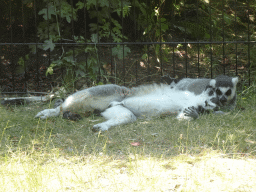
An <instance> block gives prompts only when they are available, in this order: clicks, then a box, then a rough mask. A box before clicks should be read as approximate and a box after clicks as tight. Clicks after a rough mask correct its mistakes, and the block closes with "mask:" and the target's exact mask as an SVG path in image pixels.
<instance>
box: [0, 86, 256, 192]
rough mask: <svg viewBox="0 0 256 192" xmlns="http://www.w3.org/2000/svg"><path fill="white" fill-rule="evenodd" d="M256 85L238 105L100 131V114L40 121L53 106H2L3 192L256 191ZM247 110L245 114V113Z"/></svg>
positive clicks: (0, 151)
mask: <svg viewBox="0 0 256 192" xmlns="http://www.w3.org/2000/svg"><path fill="white" fill-rule="evenodd" d="M255 104H256V97H255V87H253V88H250V89H246V90H245V91H244V93H243V94H240V97H239V102H238V108H237V109H236V110H235V111H233V112H231V113H229V114H227V115H225V116H218V115H212V114H210V115H204V116H202V117H201V118H200V119H198V120H196V121H191V122H186V121H182V122H179V121H177V120H176V119H175V118H173V117H163V118H160V117H157V118H152V119H143V120H138V121H136V122H135V123H132V124H127V125H123V126H117V127H114V128H111V129H110V130H109V131H107V132H104V133H93V132H91V130H90V129H91V127H92V125H94V124H95V123H96V122H95V121H97V123H98V121H103V118H101V117H94V116H91V117H89V118H83V120H81V121H79V122H72V121H68V120H65V119H62V118H61V117H57V118H50V119H48V120H46V121H40V120H39V119H34V118H33V117H34V116H35V114H36V113H37V112H38V111H40V110H42V109H43V108H46V107H49V106H47V105H43V106H42V105H39V104H37V105H29V106H21V107H12V108H8V109H6V108H5V107H3V106H1V107H0V144H1V148H0V154H1V156H0V173H1V178H0V191H107V190H109V191H256V184H255V180H256V166H255V165H256V160H255V153H256V150H255V149H256V131H255V127H256V119H255V115H256V109H255ZM240 106H242V107H244V108H245V110H243V111H242V110H239V109H240V108H239V107H240Z"/></svg>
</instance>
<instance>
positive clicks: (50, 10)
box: [38, 3, 56, 20]
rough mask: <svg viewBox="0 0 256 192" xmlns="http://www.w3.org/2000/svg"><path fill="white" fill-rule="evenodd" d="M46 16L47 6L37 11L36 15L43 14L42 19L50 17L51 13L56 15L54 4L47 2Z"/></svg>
mask: <svg viewBox="0 0 256 192" xmlns="http://www.w3.org/2000/svg"><path fill="white" fill-rule="evenodd" d="M48 5H49V6H48V17H47V8H44V9H42V10H41V11H39V12H38V15H43V18H44V20H47V19H51V18H52V15H56V12H55V8H54V6H53V5H52V4H51V3H49V4H48Z"/></svg>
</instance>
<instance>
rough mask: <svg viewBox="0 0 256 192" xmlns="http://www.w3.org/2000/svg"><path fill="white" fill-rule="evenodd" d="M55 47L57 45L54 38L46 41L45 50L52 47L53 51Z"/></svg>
mask: <svg viewBox="0 0 256 192" xmlns="http://www.w3.org/2000/svg"><path fill="white" fill-rule="evenodd" d="M54 47H55V44H54V43H53V42H52V39H50V40H45V41H44V44H43V50H45V51H46V50H48V49H50V50H51V51H53V49H54Z"/></svg>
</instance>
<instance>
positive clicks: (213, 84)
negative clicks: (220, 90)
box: [209, 79, 216, 88]
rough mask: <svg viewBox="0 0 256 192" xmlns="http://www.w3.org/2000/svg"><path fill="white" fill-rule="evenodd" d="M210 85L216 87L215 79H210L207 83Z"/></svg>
mask: <svg viewBox="0 0 256 192" xmlns="http://www.w3.org/2000/svg"><path fill="white" fill-rule="evenodd" d="M209 85H210V86H212V87H213V88H215V87H216V80H215V79H212V80H211V81H210V83H209Z"/></svg>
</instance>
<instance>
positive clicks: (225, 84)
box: [210, 75, 238, 106]
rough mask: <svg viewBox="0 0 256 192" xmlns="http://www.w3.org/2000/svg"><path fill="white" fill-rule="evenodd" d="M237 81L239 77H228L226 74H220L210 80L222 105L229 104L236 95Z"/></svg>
mask: <svg viewBox="0 0 256 192" xmlns="http://www.w3.org/2000/svg"><path fill="white" fill-rule="evenodd" d="M214 80H215V81H214ZM237 83H238V77H228V76H226V75H219V76H218V77H216V78H215V79H213V80H211V81H210V85H211V86H212V87H214V88H215V90H216V93H217V96H218V99H219V101H220V106H224V105H227V104H228V103H229V102H230V101H231V100H232V99H233V98H234V97H235V96H236V85H237Z"/></svg>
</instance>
